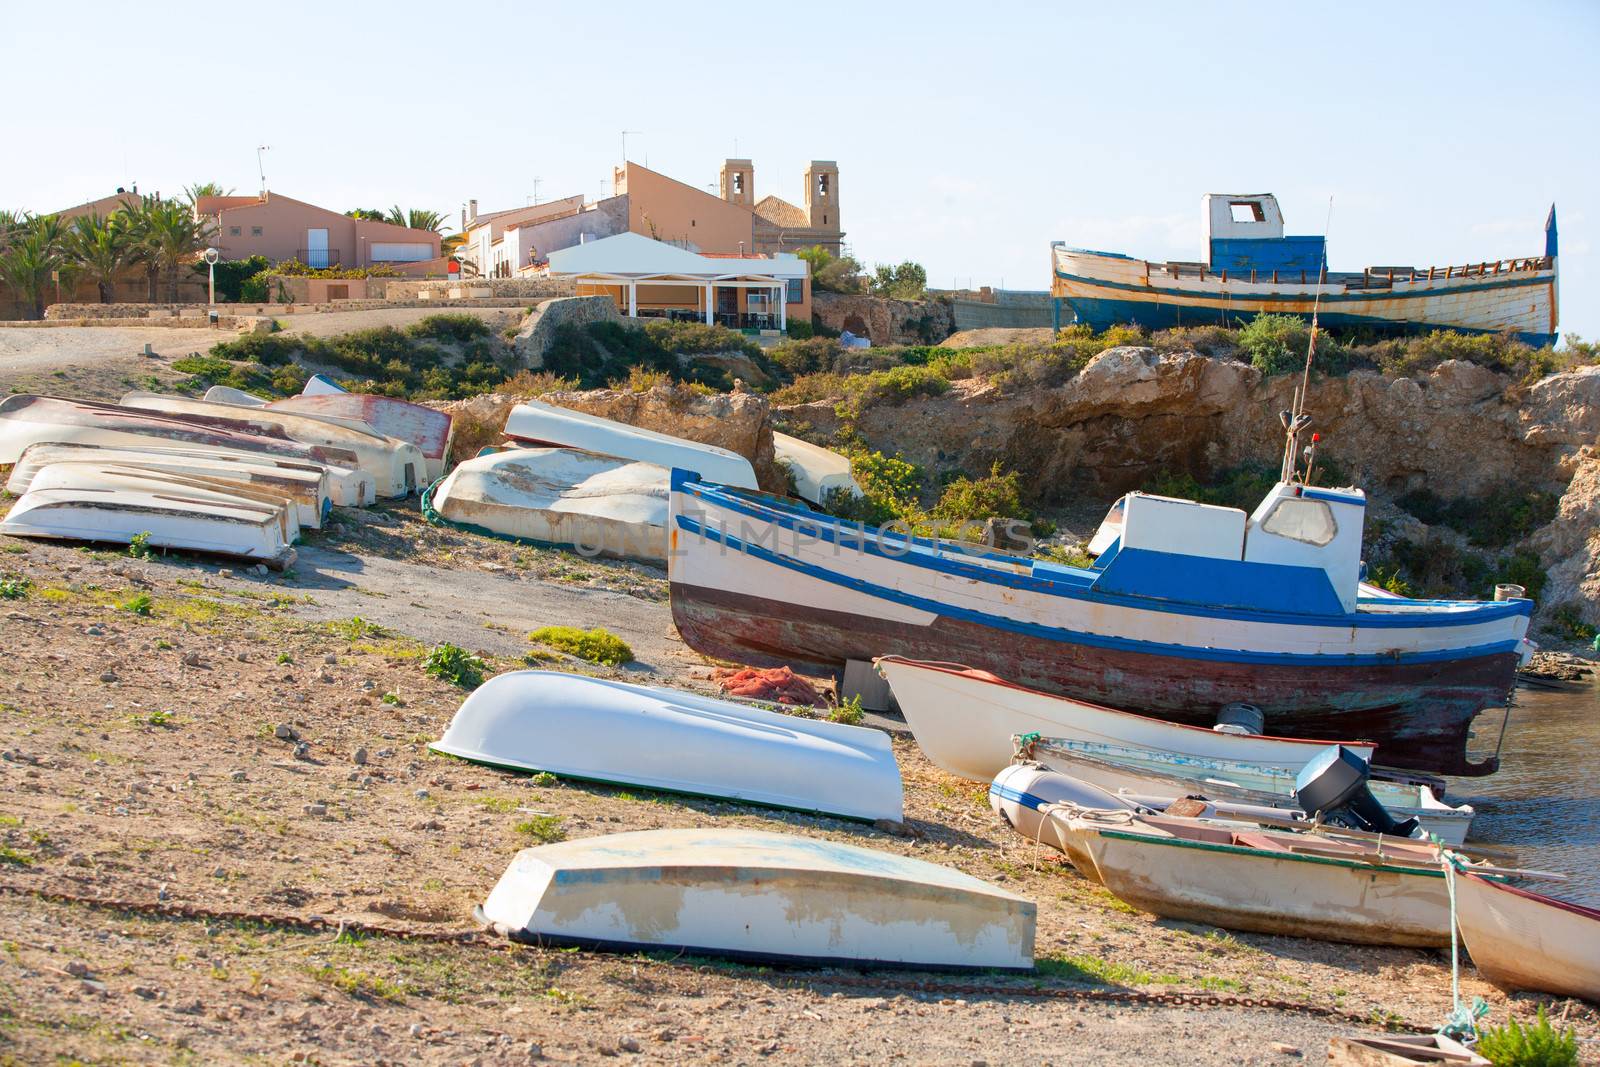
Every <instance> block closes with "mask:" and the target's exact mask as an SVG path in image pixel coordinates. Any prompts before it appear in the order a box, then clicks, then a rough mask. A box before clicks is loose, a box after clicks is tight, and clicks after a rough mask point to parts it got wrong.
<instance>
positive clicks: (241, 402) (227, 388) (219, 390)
mask: <svg viewBox="0 0 1600 1067" xmlns="http://www.w3.org/2000/svg"><path fill="white" fill-rule="evenodd" d="M201 399H202V400H204V401H206V402H207V403H209V404H232V405H233V406H235V407H241V408H264V407H266V406H267V402H266V401H265V400H263V399H261V398H260V397H259V396H256V395H255V394H254V393H247V392H245V391H244V390H243V389H235V388H234V387H233V386H231V385H213V386H212V387H211V388H210V389H207V390H206V395H205V396H203V397H201Z"/></svg>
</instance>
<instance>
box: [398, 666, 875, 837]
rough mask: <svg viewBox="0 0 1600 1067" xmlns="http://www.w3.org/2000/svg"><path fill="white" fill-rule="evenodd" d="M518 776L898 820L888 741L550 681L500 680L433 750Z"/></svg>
mask: <svg viewBox="0 0 1600 1067" xmlns="http://www.w3.org/2000/svg"><path fill="white" fill-rule="evenodd" d="M429 747H431V748H432V749H434V750H435V751H437V752H445V753H448V754H450V755H452V756H459V757H461V758H462V759H466V760H471V761H473V762H474V763H485V764H489V765H491V766H495V767H506V768H510V769H514V770H521V771H530V772H531V771H548V772H550V773H551V774H558V775H561V776H563V777H569V778H581V779H586V780H589V781H596V782H611V783H616V784H621V785H633V786H644V787H646V788H649V789H664V790H669V791H672V792H675V793H688V794H692V795H696V796H708V797H718V798H722V799H726V800H739V801H745V802H748V803H753V804H764V805H768V806H770V807H777V808H790V809H793V810H796V811H808V812H819V813H822V814H826V815H838V816H841V817H844V818H848V819H861V820H865V821H868V822H872V821H876V820H879V819H888V820H891V821H893V822H899V821H900V819H901V816H902V809H901V804H902V792H901V786H900V769H899V767H898V766H897V765H896V763H895V759H894V749H893V748H892V746H891V745H890V743H889V738H888V735H886V734H884V733H882V732H880V731H878V730H871V729H867V728H864V727H859V726H844V725H841V724H839V723H831V722H824V721H821V720H816V719H802V718H799V717H796V716H792V715H782V714H779V713H777V712H772V711H764V710H762V709H760V708H756V707H751V706H750V705H748V704H735V703H732V702H730V701H726V700H714V699H712V698H710V697H704V696H700V695H698V694H696V693H689V692H684V691H682V690H677V689H665V688H659V687H656V686H644V685H630V684H628V683H626V682H612V681H606V680H604V679H600V678H589V677H586V676H583V675H575V674H562V673H559V672H555V671H514V672H512V673H509V674H500V675H496V676H495V677H494V678H491V679H490V680H489V681H488V682H486V683H484V685H483V686H482V687H481V688H479V689H478V690H477V691H475V692H474V693H473V694H472V695H471V696H469V697H467V699H466V700H465V701H464V702H463V703H462V705H461V707H460V709H459V710H457V712H456V714H455V718H453V719H452V720H451V722H450V726H449V728H448V729H447V730H446V731H445V734H444V737H443V738H441V739H440V740H439V741H437V742H435V743H434V744H432V745H431V746H429Z"/></svg>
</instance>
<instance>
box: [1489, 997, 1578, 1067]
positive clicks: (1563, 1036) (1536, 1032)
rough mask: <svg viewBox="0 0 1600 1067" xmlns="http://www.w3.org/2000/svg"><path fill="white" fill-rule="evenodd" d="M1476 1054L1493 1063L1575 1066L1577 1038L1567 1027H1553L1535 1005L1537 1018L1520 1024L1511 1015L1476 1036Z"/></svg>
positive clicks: (1510, 1066) (1511, 1066)
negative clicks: (1526, 1024) (1503, 1023)
mask: <svg viewBox="0 0 1600 1067" xmlns="http://www.w3.org/2000/svg"><path fill="white" fill-rule="evenodd" d="M1477 1051H1478V1054H1479V1055H1480V1056H1482V1057H1484V1058H1485V1059H1487V1060H1488V1061H1489V1062H1490V1063H1492V1064H1494V1067H1576V1064H1577V1062H1578V1039H1577V1036H1576V1035H1574V1034H1573V1033H1572V1032H1571V1031H1570V1030H1557V1029H1556V1028H1555V1027H1553V1026H1551V1025H1550V1020H1549V1019H1548V1018H1547V1017H1546V1016H1545V1013H1544V1005H1543V1004H1541V1005H1539V1014H1538V1017H1537V1019H1535V1021H1534V1022H1533V1024H1532V1025H1530V1026H1523V1025H1522V1024H1521V1023H1519V1022H1517V1020H1516V1019H1515V1018H1514V1017H1513V1018H1510V1019H1507V1020H1506V1024H1505V1025H1504V1026H1500V1027H1492V1028H1490V1029H1488V1030H1485V1031H1484V1032H1483V1034H1482V1036H1481V1037H1479V1038H1478V1050H1477Z"/></svg>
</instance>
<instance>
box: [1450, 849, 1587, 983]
mask: <svg viewBox="0 0 1600 1067" xmlns="http://www.w3.org/2000/svg"><path fill="white" fill-rule="evenodd" d="M1455 883H1456V884H1455V889H1456V928H1457V929H1459V930H1460V931H1461V941H1462V943H1463V944H1465V945H1466V946H1467V952H1468V954H1469V955H1471V956H1472V962H1473V963H1474V964H1475V965H1476V966H1477V968H1478V973H1479V974H1481V975H1483V976H1484V977H1485V978H1487V979H1488V980H1489V981H1491V982H1493V983H1494V984H1495V985H1497V986H1499V987H1500V988H1501V989H1506V990H1513V991H1514V990H1519V989H1527V990H1532V991H1534V992H1538V993H1554V994H1555V995H1556V996H1561V997H1581V998H1583V999H1584V1000H1587V1001H1590V1002H1591V1003H1594V1004H1600V910H1597V909H1595V908H1586V907H1584V906H1583V905H1581V904H1570V903H1568V902H1567V901H1565V900H1557V899H1555V898H1554V897H1547V896H1544V895H1543V894H1540V893H1531V892H1529V891H1527V890H1525V889H1518V888H1516V887H1515V886H1509V885H1506V884H1505V883H1503V882H1497V881H1492V880H1490V879H1488V878H1485V877H1484V876H1483V875H1481V874H1474V873H1473V872H1471V871H1467V870H1463V869H1462V868H1461V866H1460V865H1459V864H1458V865H1457V867H1456V875H1455Z"/></svg>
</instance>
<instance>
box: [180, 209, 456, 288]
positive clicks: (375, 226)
mask: <svg viewBox="0 0 1600 1067" xmlns="http://www.w3.org/2000/svg"><path fill="white" fill-rule="evenodd" d="M195 211H196V212H197V213H198V214H201V215H207V216H210V217H211V219H212V221H213V222H214V224H215V225H216V231H217V236H216V246H217V248H218V249H220V250H221V252H222V258H223V259H248V258H250V257H251V256H265V257H267V259H269V260H271V261H272V262H274V263H280V262H282V261H284V260H288V259H295V260H299V261H300V262H301V263H304V264H306V265H307V266H309V267H371V266H376V265H380V264H382V265H387V266H395V267H404V266H406V265H408V264H409V265H417V266H419V267H420V265H422V264H424V263H427V262H428V261H430V260H437V259H439V235H438V234H437V233H434V232H433V231H432V230H416V229H411V228H410V227H407V226H395V225H393V224H391V223H387V222H371V221H367V220H365V219H353V218H351V217H350V216H348V215H344V214H341V213H340V212H337V211H330V210H328V209H327V208H321V207H317V206H316V205H315V204H308V203H306V202H305V201H303V200H295V199H293V198H292V197H287V196H284V195H283V194H281V193H274V192H270V191H269V192H265V193H262V194H261V195H260V196H203V197H201V198H200V202H199V203H198V204H196V205H195ZM440 269H441V271H442V266H441V268H440Z"/></svg>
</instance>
